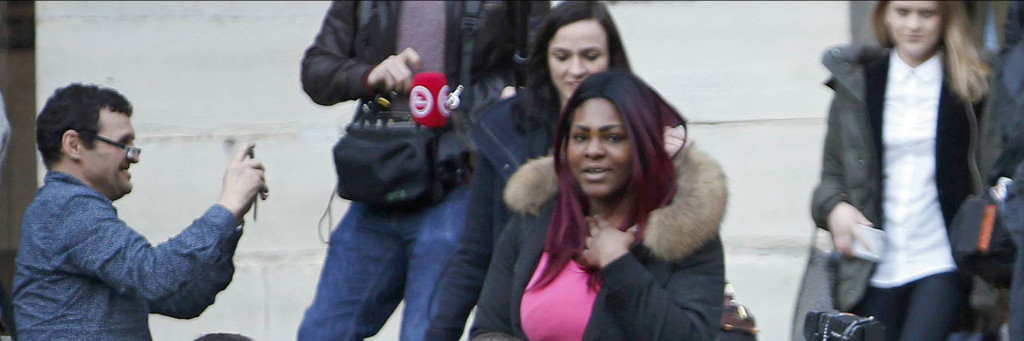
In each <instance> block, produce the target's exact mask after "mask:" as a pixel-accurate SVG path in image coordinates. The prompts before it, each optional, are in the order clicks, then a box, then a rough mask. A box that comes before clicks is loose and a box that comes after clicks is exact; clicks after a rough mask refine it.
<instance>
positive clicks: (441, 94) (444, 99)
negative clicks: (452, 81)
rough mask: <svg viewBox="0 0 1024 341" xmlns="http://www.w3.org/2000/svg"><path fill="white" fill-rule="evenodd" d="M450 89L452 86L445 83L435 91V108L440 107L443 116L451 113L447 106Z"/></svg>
mask: <svg viewBox="0 0 1024 341" xmlns="http://www.w3.org/2000/svg"><path fill="white" fill-rule="evenodd" d="M451 90H452V88H450V87H448V85H447V84H446V85H445V86H442V87H441V91H438V92H437V104H438V105H437V108H438V109H441V114H442V115H444V117H449V116H451V115H452V109H451V108H449V107H448V96H449V92H451Z"/></svg>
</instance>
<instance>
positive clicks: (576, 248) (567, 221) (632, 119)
mask: <svg viewBox="0 0 1024 341" xmlns="http://www.w3.org/2000/svg"><path fill="white" fill-rule="evenodd" d="M594 98H603V99H607V100H609V101H611V102H612V104H614V105H615V108H616V109H617V110H618V112H619V115H620V116H621V117H622V122H623V124H624V125H625V128H626V133H627V135H628V138H629V141H630V142H631V145H632V147H633V160H632V163H631V164H632V167H633V174H632V177H631V178H630V181H629V182H628V183H627V184H626V186H627V188H626V191H628V192H629V193H631V194H632V198H633V201H632V209H631V210H630V212H629V216H627V217H626V219H625V221H623V223H622V225H621V226H619V229H620V230H625V229H626V228H627V227H629V226H632V225H636V226H637V234H636V236H637V239H636V240H637V242H638V243H639V242H640V241H642V240H643V236H644V231H645V230H646V225H647V217H648V215H649V214H650V213H651V211H653V210H655V209H657V208H659V207H662V206H664V205H666V204H668V202H669V201H670V200H671V199H672V195H673V194H674V193H675V191H676V186H675V184H676V172H675V168H674V167H673V164H672V158H671V157H670V156H669V155H668V153H667V152H665V137H664V131H665V127H666V126H670V127H674V126H677V125H683V126H684V128H685V126H686V120H685V119H684V118H683V117H682V115H680V114H679V112H678V111H676V109H675V108H673V107H672V106H671V105H669V104H668V103H667V102H666V101H665V100H664V99H663V98H662V97H661V95H659V94H658V93H657V92H656V91H655V90H654V89H652V88H651V87H650V86H649V85H647V83H644V81H643V80H641V79H639V78H637V77H636V76H634V75H632V74H631V73H629V72H625V71H619V70H610V71H606V72H601V73H597V74H594V75H591V76H590V77H589V78H587V79H586V80H585V81H583V83H581V84H580V86H579V87H578V88H576V92H575V93H574V94H573V95H572V97H571V98H569V101H568V102H567V103H566V105H565V111H563V112H562V115H561V116H560V118H559V119H558V125H557V126H556V128H555V141H554V146H555V148H554V149H555V151H554V158H555V172H556V173H557V174H558V193H559V194H558V197H557V198H556V202H555V207H554V213H553V215H552V217H551V225H550V226H549V227H548V233H547V238H546V239H545V241H544V251H546V252H548V256H549V258H548V259H549V262H548V266H547V267H546V268H545V269H543V272H542V273H541V277H540V280H539V281H538V285H539V286H538V287H543V286H546V285H548V284H550V283H551V281H553V280H554V279H555V277H556V276H557V275H558V273H559V272H560V271H561V270H562V269H563V268H564V267H565V266H566V265H567V264H569V262H570V261H572V260H573V259H579V258H580V257H581V255H582V254H583V247H584V239H585V238H586V236H587V232H588V225H587V222H586V220H585V217H586V215H587V213H588V212H589V211H590V207H589V201H588V200H587V197H586V196H585V195H584V194H583V191H582V189H581V188H580V185H579V183H578V182H576V178H575V177H574V176H573V174H572V171H571V170H570V168H569V161H568V158H567V156H566V146H567V145H568V143H569V138H570V130H571V128H572V120H573V117H574V116H575V113H576V109H577V108H578V107H579V106H580V105H581V104H583V102H586V101H587V100H590V99H594ZM588 271H590V272H591V276H590V285H591V288H596V286H597V284H598V283H600V277H599V276H597V275H596V273H595V271H596V269H589V270H588Z"/></svg>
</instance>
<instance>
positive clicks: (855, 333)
mask: <svg viewBox="0 0 1024 341" xmlns="http://www.w3.org/2000/svg"><path fill="white" fill-rule="evenodd" d="M804 337H805V338H806V340H807V341H818V340H821V341H884V340H885V326H884V325H882V323H881V322H878V321H877V320H875V318H874V317H862V316H857V315H854V314H850V313H841V312H834V311H832V312H822V311H812V312H808V313H807V317H806V321H805V322H804Z"/></svg>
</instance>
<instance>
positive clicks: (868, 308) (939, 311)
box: [854, 272, 970, 341]
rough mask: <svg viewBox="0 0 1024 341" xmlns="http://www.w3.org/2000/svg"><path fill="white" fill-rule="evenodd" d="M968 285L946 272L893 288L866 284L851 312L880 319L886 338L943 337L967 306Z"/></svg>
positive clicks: (893, 340) (962, 279) (964, 278)
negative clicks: (864, 290) (862, 294)
mask: <svg viewBox="0 0 1024 341" xmlns="http://www.w3.org/2000/svg"><path fill="white" fill-rule="evenodd" d="M969 284H970V282H969V281H968V279H967V278H966V277H964V276H963V275H960V274H957V273H954V272H946V273H941V274H935V275H931V276H928V277H925V278H922V279H919V280H916V281H913V282H910V283H907V284H904V285H902V286H899V287H895V288H885V289H882V288H876V287H873V286H869V287H868V291H867V293H865V295H864V299H863V300H861V302H860V303H859V304H858V305H857V307H855V308H854V313H855V314H857V315H861V316H874V317H875V319H877V320H878V321H880V322H882V324H884V325H885V339H886V340H888V341H896V340H900V341H908V340H945V339H946V337H947V336H949V334H950V333H952V332H953V331H954V330H955V329H954V328H955V327H956V326H957V325H958V324H959V323H960V315H962V312H963V311H964V310H965V309H966V308H967V297H968V290H969V289H970V286H969Z"/></svg>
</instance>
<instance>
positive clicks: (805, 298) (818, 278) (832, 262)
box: [790, 227, 839, 341]
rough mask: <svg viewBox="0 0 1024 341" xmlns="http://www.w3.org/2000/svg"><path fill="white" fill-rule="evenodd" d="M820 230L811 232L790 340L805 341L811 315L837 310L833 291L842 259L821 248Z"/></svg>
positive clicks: (834, 253)
mask: <svg viewBox="0 0 1024 341" xmlns="http://www.w3.org/2000/svg"><path fill="white" fill-rule="evenodd" d="M817 243H818V228H817V227H815V228H814V231H812V232H811V245H810V247H809V249H810V250H809V251H808V252H809V255H808V257H807V266H806V267H805V268H804V274H803V278H801V280H800V291H799V292H798V293H797V300H796V307H795V308H794V309H793V317H792V322H791V324H792V325H791V330H790V332H791V335H790V340H792V341H799V340H803V339H804V334H803V331H804V328H805V325H804V323H805V321H806V320H805V318H806V316H807V314H808V313H809V312H811V311H828V310H835V309H836V303H835V300H834V299H833V296H832V294H833V291H834V290H835V285H836V272H837V271H838V267H839V256H838V253H836V252H835V251H825V250H821V249H820V248H818V245H817Z"/></svg>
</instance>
